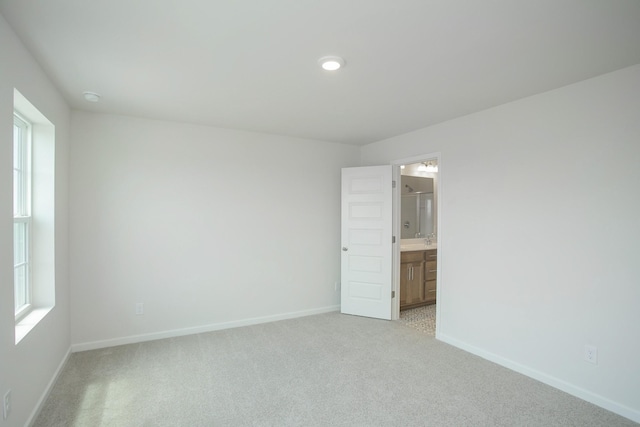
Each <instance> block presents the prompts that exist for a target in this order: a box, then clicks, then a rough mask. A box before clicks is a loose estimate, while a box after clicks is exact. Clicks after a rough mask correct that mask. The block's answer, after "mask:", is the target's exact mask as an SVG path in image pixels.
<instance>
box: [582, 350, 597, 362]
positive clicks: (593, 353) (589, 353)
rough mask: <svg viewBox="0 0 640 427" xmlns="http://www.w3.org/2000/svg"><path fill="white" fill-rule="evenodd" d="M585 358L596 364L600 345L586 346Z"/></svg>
mask: <svg viewBox="0 0 640 427" xmlns="http://www.w3.org/2000/svg"><path fill="white" fill-rule="evenodd" d="M584 360H586V361H587V362H589V363H593V364H594V365H597V364H598V347H596V346H593V345H585V346H584Z"/></svg>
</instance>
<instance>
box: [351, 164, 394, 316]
mask: <svg viewBox="0 0 640 427" xmlns="http://www.w3.org/2000/svg"><path fill="white" fill-rule="evenodd" d="M391 171H392V168H391V166H390V165H389V166H369V167H362V168H345V169H343V170H342V234H341V235H342V257H341V275H342V279H341V282H342V293H341V311H342V313H345V314H355V315H359V316H367V317H375V318H379V319H391V289H392V273H391V272H392V247H393V246H392V242H391V238H392V185H391V184H392V182H391V181H392V174H391Z"/></svg>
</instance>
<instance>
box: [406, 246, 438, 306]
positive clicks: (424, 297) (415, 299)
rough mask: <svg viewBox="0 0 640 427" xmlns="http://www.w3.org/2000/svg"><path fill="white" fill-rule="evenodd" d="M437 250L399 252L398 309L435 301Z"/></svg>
mask: <svg viewBox="0 0 640 427" xmlns="http://www.w3.org/2000/svg"><path fill="white" fill-rule="evenodd" d="M436 275H437V250H436V249H433V250H428V251H411V252H401V254H400V309H401V310H403V309H405V308H414V307H419V306H421V305H427V304H433V303H435V302H436Z"/></svg>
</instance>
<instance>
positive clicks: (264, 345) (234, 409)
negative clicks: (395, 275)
mask: <svg viewBox="0 0 640 427" xmlns="http://www.w3.org/2000/svg"><path fill="white" fill-rule="evenodd" d="M635 425H636V424H635V423H633V422H632V421H630V420H628V419H625V418H623V417H620V416H618V415H616V414H613V413H611V412H609V411H606V410H604V409H602V408H599V407H596V406H594V405H592V404H590V403H588V402H585V401H583V400H580V399H578V398H575V397H573V396H570V395H568V394H566V393H563V392H562V391H559V390H557V389H554V388H552V387H549V386H547V385H545V384H542V383H540V382H538V381H535V380H533V379H531V378H528V377H525V376H523V375H520V374H518V373H515V372H513V371H510V370H508V369H506V368H503V367H501V366H498V365H496V364H494V363H491V362H488V361H486V360H484V359H482V358H480V357H477V356H474V355H472V354H469V353H467V352H465V351H462V350H460V349H457V348H455V347H452V346H450V345H447V344H445V343H443V342H441V341H438V340H436V339H434V338H432V337H429V336H428V335H426V334H425V333H423V332H420V331H418V330H417V329H414V328H409V327H407V326H405V325H404V324H402V323H401V322H397V321H396V322H390V321H384V320H375V319H368V318H363V317H356V316H347V315H341V314H339V313H335V312H334V313H327V314H321V315H317V316H309V317H303V318H298V319H290V320H283V321H280V322H273V323H266V324H262V325H255V326H248V327H243V328H236V329H228V330H223V331H217V332H210V333H202V334H196V335H191V336H185V337H178V338H171V339H165V340H158V341H150V342H144V343H138V344H130V345H123V346H119V347H112V348H105V349H100V350H93V351H85V352H81V353H74V354H72V355H71V357H70V359H69V361H68V363H67V364H66V366H65V367H64V369H63V370H62V372H61V374H60V377H59V378H58V380H57V382H56V384H55V385H54V387H53V390H52V391H51V394H50V395H49V397H48V399H47V400H46V401H45V403H44V405H43V408H42V411H41V412H40V414H39V416H38V418H37V420H36V421H35V423H34V427H140V426H142V427H163V426H167V427H168V426H171V427H200V426H201V427H211V426H222V427H226V426H230V427H237V426H239V427H243V426H274V427H276V426H277V427H287V426H305V427H314V426H318V427H324V426H349V427H352V426H362V427H365V426H366V427H369V426H394V427H395V426H402V427H406V426H434V427H436V426H437V427H447V426H455V427H464V426H469V427H471V426H472V427H478V426H492V427H493V426H504V427H514V426H527V427H536V426H544V427H550V426H558V427H560V426H561V427H566V426H576V427H577V426H580V427H596V426H598V427H601V426H607V427H612V426H635Z"/></svg>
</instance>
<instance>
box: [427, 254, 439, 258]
mask: <svg viewBox="0 0 640 427" xmlns="http://www.w3.org/2000/svg"><path fill="white" fill-rule="evenodd" d="M437 256H438V255H429V258H435V257H437Z"/></svg>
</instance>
